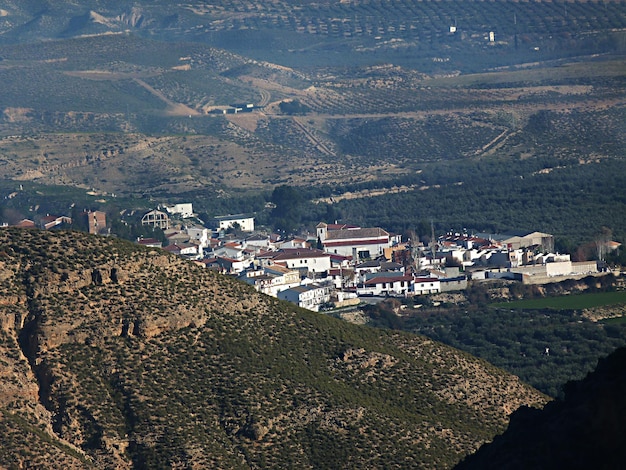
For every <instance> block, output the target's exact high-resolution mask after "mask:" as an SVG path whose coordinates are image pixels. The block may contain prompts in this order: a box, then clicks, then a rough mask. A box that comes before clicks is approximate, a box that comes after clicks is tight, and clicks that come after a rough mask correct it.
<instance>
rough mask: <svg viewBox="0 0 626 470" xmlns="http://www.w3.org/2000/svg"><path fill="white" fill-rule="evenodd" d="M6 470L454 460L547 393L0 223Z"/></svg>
mask: <svg viewBox="0 0 626 470" xmlns="http://www.w3.org/2000/svg"><path fill="white" fill-rule="evenodd" d="M0 289H1V291H2V296H1V297H0V327H1V328H0V339H1V341H0V377H2V380H0V462H1V463H2V465H3V466H6V467H8V468H14V467H15V468H18V467H24V466H28V467H31V468H67V469H69V468H172V467H183V468H333V469H336V468H381V467H385V468H446V467H451V466H452V465H454V464H455V463H456V462H457V461H458V460H459V459H461V458H462V457H463V456H464V455H466V454H467V453H469V452H471V451H473V450H475V449H476V448H477V447H478V446H479V445H480V444H482V443H484V442H487V441H489V440H491V439H492V438H493V436H494V435H495V434H496V433H498V432H501V431H502V430H503V428H504V426H505V423H506V420H507V415H508V414H509V413H511V412H512V411H513V410H515V409H517V408H518V407H519V406H520V405H530V406H534V405H542V404H544V403H545V402H546V399H545V397H544V396H542V395H541V394H539V393H538V392H537V391H535V390H533V389H532V388H530V387H528V386H525V385H523V384H521V383H520V382H519V380H518V379H517V378H516V377H514V376H511V375H508V374H505V373H504V372H502V371H501V370H498V369H496V368H494V367H492V366H490V365H489V364H487V363H485V362H483V361H479V360H476V359H475V358H472V357H471V356H468V355H467V354H464V353H461V352H459V351H457V350H454V349H451V348H449V347H446V346H443V345H441V344H439V343H435V342H433V341H430V340H428V339H426V338H423V337H420V336H412V335H408V334H401V333H397V332H389V331H380V330H376V329H370V328H365V327H358V326H355V325H351V324H347V323H344V322H341V321H338V320H335V319H332V318H329V317H326V316H324V315H319V314H314V313H311V312H307V311H303V310H299V309H297V308H295V307H293V306H291V305H290V304H286V303H281V302H278V301H277V300H276V299H272V298H269V297H266V296H263V295H260V294H258V293H256V292H255V291H253V290H252V289H251V288H249V287H248V286H246V285H243V284H240V283H238V282H237V281H235V280H232V279H229V278H227V277H223V276H220V275H217V274H214V273H212V272H210V271H208V270H203V269H201V268H199V267H197V266H195V265H193V264H192V263H189V262H185V261H183V260H180V259H178V258H175V257H171V256H168V255H167V254H165V253H164V252H162V251H160V250H156V249H155V250H149V249H143V248H141V247H137V246H134V245H132V244H129V243H125V242H122V241H119V240H117V239H112V238H101V237H95V236H87V235H85V234H79V233H69V232H41V231H29V230H22V231H20V230H14V229H2V230H1V231H0Z"/></svg>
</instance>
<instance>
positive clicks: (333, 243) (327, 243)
mask: <svg viewBox="0 0 626 470" xmlns="http://www.w3.org/2000/svg"><path fill="white" fill-rule="evenodd" d="M388 241H389V240H388V239H387V238H368V239H363V240H346V241H328V240H324V241H323V242H322V243H323V244H324V246H325V247H333V246H359V245H362V246H364V245H380V244H385V243H388Z"/></svg>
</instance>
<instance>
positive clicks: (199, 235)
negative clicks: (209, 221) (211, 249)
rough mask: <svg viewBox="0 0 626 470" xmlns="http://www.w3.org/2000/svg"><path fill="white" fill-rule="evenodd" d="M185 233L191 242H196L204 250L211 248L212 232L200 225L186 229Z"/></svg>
mask: <svg viewBox="0 0 626 470" xmlns="http://www.w3.org/2000/svg"><path fill="white" fill-rule="evenodd" d="M185 232H186V233H187V235H189V239H190V240H195V241H196V242H197V243H198V244H199V245H200V246H202V248H206V247H208V246H209V240H210V239H211V231H210V230H209V229H208V228H206V227H202V226H200V225H193V226H191V227H187V228H185Z"/></svg>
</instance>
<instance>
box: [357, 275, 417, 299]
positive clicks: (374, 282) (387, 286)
mask: <svg viewBox="0 0 626 470" xmlns="http://www.w3.org/2000/svg"><path fill="white" fill-rule="evenodd" d="M412 284H413V277H412V276H405V275H399V276H381V277H373V278H371V279H368V280H366V281H364V282H362V283H360V284H358V285H357V287H356V293H357V295H375V296H381V295H407V294H408V293H409V292H411V286H412Z"/></svg>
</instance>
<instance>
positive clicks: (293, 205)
mask: <svg viewBox="0 0 626 470" xmlns="http://www.w3.org/2000/svg"><path fill="white" fill-rule="evenodd" d="M271 201H272V202H273V203H274V204H275V205H276V207H274V209H272V214H271V222H272V224H273V226H274V228H275V229H276V230H282V231H284V232H286V233H290V232H293V231H294V230H295V229H296V228H297V227H298V225H299V224H300V221H301V220H302V210H301V209H302V204H303V202H304V197H303V196H302V192H301V191H300V190H298V189H296V188H294V187H292V186H288V185H281V186H277V187H276V188H274V191H273V192H272V197H271Z"/></svg>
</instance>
